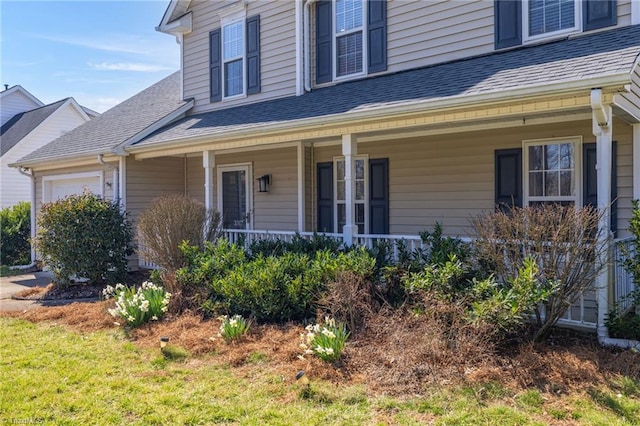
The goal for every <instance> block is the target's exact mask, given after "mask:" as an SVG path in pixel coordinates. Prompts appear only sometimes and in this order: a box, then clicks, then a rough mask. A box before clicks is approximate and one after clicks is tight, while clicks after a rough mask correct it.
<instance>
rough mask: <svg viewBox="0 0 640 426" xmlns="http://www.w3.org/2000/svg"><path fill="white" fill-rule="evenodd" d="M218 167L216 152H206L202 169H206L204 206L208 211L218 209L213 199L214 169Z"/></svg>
mask: <svg viewBox="0 0 640 426" xmlns="http://www.w3.org/2000/svg"><path fill="white" fill-rule="evenodd" d="M215 166H216V155H215V152H214V151H204V152H203V153H202V167H204V205H205V207H206V208H207V210H212V209H215V208H216V205H215V204H214V203H215V201H214V198H213V168H214V167H215Z"/></svg>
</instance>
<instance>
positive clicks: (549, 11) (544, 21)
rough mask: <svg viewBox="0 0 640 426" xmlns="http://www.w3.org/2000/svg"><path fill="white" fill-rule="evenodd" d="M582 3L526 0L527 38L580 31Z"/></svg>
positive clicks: (562, 0)
mask: <svg viewBox="0 0 640 426" xmlns="http://www.w3.org/2000/svg"><path fill="white" fill-rule="evenodd" d="M581 4H582V2H581V1H578V0H526V1H525V2H524V3H523V13H524V17H525V19H524V22H525V25H524V29H525V31H524V32H525V40H536V39H539V38H544V37H548V36H553V35H556V34H564V33H569V32H573V31H579V30H580V13H581Z"/></svg>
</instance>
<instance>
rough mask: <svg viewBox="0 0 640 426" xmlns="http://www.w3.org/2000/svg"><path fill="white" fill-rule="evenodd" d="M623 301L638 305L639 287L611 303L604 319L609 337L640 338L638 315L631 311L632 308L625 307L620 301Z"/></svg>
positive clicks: (639, 300) (639, 303) (639, 299)
mask: <svg viewBox="0 0 640 426" xmlns="http://www.w3.org/2000/svg"><path fill="white" fill-rule="evenodd" d="M625 301H630V302H631V303H630V304H631V306H640V288H637V289H635V290H634V291H632V292H631V293H629V294H628V295H627V297H625V298H624V299H623V300H620V301H618V302H617V303H615V304H614V305H613V308H612V309H611V310H610V311H609V314H608V315H607V318H606V319H605V324H606V325H607V328H608V329H609V334H610V335H611V337H615V338H619V339H633V340H640V315H637V314H636V313H635V312H633V309H625V308H624V307H623V303H622V302H625Z"/></svg>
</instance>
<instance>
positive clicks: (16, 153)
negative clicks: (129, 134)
mask: <svg viewBox="0 0 640 426" xmlns="http://www.w3.org/2000/svg"><path fill="white" fill-rule="evenodd" d="M0 113H1V121H2V127H1V128H0V154H1V157H0V162H1V166H2V171H1V172H0V176H1V178H0V208H5V207H10V206H13V205H14V204H16V203H18V202H19V201H31V189H32V185H31V180H30V179H29V177H27V176H24V175H23V174H21V173H20V171H19V170H18V169H15V168H10V167H9V164H11V163H13V162H15V161H16V160H18V159H20V158H22V157H24V156H25V155H27V154H29V153H30V152H32V151H34V150H36V149H38V148H40V147H42V146H44V145H46V144H48V143H49V142H51V141H52V140H54V139H56V138H58V137H59V136H60V135H62V134H64V133H66V132H68V131H69V130H71V129H73V128H75V127H77V126H79V125H81V124H83V123H85V122H87V121H88V120H90V119H91V118H92V117H95V116H97V115H98V113H96V112H95V111H92V110H90V109H88V108H84V107H81V106H80V105H78V103H77V102H76V101H75V100H74V99H73V98H66V99H62V100H60V101H57V102H54V103H51V104H49V105H44V104H43V103H42V102H41V101H40V100H39V99H37V98H36V97H35V96H33V95H32V94H31V93H29V92H28V91H27V90H25V89H24V88H23V87H22V86H20V85H17V86H13V87H11V88H7V89H6V90H4V91H2V92H0Z"/></svg>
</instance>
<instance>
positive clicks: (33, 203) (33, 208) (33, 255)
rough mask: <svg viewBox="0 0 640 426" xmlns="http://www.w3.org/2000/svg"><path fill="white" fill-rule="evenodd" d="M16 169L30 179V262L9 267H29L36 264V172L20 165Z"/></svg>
mask: <svg viewBox="0 0 640 426" xmlns="http://www.w3.org/2000/svg"><path fill="white" fill-rule="evenodd" d="M18 171H19V172H20V173H21V174H23V175H25V176H28V177H29V178H30V179H31V214H30V215H31V217H30V219H31V263H30V264H28V265H15V266H12V267H11V268H10V269H29V268H33V267H34V266H35V265H36V248H35V244H34V243H33V242H34V241H35V238H36V174H35V172H34V171H33V170H31V169H27V168H25V167H20V168H19V169H18Z"/></svg>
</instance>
